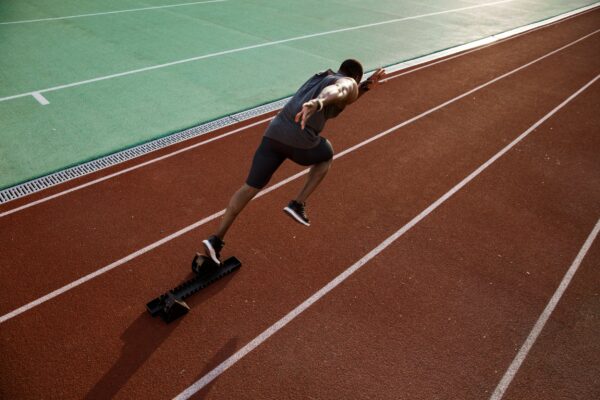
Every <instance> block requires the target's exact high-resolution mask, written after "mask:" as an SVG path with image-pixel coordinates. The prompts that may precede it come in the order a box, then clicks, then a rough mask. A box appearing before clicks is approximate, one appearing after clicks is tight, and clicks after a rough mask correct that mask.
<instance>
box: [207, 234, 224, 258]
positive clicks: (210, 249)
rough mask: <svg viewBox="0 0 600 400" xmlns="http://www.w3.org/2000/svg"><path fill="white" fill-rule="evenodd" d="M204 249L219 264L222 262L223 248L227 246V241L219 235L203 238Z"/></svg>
mask: <svg viewBox="0 0 600 400" xmlns="http://www.w3.org/2000/svg"><path fill="white" fill-rule="evenodd" d="M202 244H203V245H204V250H206V255H207V256H209V257H210V258H212V260H213V261H214V262H215V263H217V264H218V265H220V264H221V250H222V249H223V246H225V242H223V241H222V240H221V239H219V238H218V237H217V236H215V235H212V236H210V237H209V238H208V239H206V240H203V241H202Z"/></svg>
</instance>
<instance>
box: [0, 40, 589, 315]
mask: <svg viewBox="0 0 600 400" xmlns="http://www.w3.org/2000/svg"><path fill="white" fill-rule="evenodd" d="M598 31H600V29H599V30H597V31H595V32H593V33H590V34H588V35H586V36H583V37H581V38H579V39H577V40H575V41H574V42H571V43H570V44H567V45H565V46H562V47H561V48H559V49H556V50H554V51H551V52H550V53H548V54H546V55H544V56H541V57H539V58H537V59H536V60H534V61H531V62H529V63H527V64H525V65H523V66H521V67H518V68H515V69H514V70H512V71H510V72H507V73H505V74H503V75H501V76H499V77H497V78H494V79H492V80H491V81H489V82H487V83H484V84H482V85H479V86H477V87H476V88H474V89H471V90H469V91H468V92H466V93H463V94H461V95H459V96H457V97H455V98H453V99H451V100H448V101H446V102H445V103H442V104H440V105H439V106H436V107H434V108H431V109H429V110H427V111H425V112H423V113H421V114H419V115H417V116H416V117H413V118H411V119H409V120H407V121H405V122H402V123H400V124H398V125H396V126H394V127H392V128H390V129H388V130H386V131H384V132H382V133H379V134H377V135H376V136H373V137H371V138H369V139H367V140H364V141H362V142H361V143H359V144H357V145H355V146H352V147H350V148H348V149H346V150H344V151H342V152H341V153H338V154H336V155H335V157H334V158H335V159H337V158H339V157H342V156H344V155H346V154H348V153H350V152H352V151H354V150H357V149H359V148H360V147H363V146H365V145H366V144H368V143H371V142H373V141H374V140H377V139H379V138H381V137H383V136H385V135H388V134H390V133H392V132H394V131H396V130H398V129H400V128H401V127H403V126H406V125H408V124H410V123H412V122H414V121H416V120H418V119H420V118H423V117H425V116H427V115H429V114H431V113H432V112H434V111H436V110H439V109H440V108H442V107H445V106H447V105H449V104H451V103H454V102H456V101H458V100H460V99H462V98H463V97H465V96H468V95H470V94H472V93H474V92H476V91H478V90H480V89H482V88H484V87H486V86H488V85H491V84H492V83H494V82H497V81H498V80H500V79H503V78H505V77H507V76H509V75H512V74H514V73H515V72H517V71H520V70H522V69H523V68H525V67H527V66H530V65H532V64H534V63H536V62H538V61H540V60H543V59H544V58H546V57H549V56H550V55H552V54H555V53H557V52H559V51H561V50H563V49H566V48H567V47H569V46H572V45H574V44H575V43H578V42H580V41H581V40H583V39H585V38H587V37H589V36H591V35H593V34H594V33H596V32H598ZM596 78H597V77H596ZM260 122H261V121H259V122H257V123H260ZM240 129H244V128H240ZM230 134H231V133H230ZM211 140H217V138H213V139H211ZM203 143H204V142H203ZM198 145H201V143H200V144H198ZM184 150H185V149H182V150H180V151H184ZM165 157H166V156H165ZM307 172H308V169H305V170H304V171H301V172H299V173H297V174H296V175H293V176H291V177H289V178H287V179H285V180H283V181H281V182H279V183H277V184H275V185H273V186H271V187H269V188H267V189H265V190H263V191H261V192H260V193H259V194H258V195H257V196H256V197H255V199H257V198H259V197H261V196H263V195H265V194H267V193H269V192H271V191H273V190H275V189H277V188H279V187H281V186H283V185H285V184H287V183H288V182H291V181H293V180H295V179H297V178H299V177H300V176H302V175H304V174H306V173H307ZM9 212H10V211H9ZM224 212H225V210H221V211H219V212H217V213H215V214H213V215H211V216H209V217H206V218H204V219H202V220H200V221H198V222H196V223H194V224H192V225H189V226H188V227H185V228H183V229H181V230H179V231H177V232H175V233H173V234H171V235H169V236H167V237H166V238H163V239H160V240H159V241H157V242H154V243H152V244H150V245H148V246H146V247H144V248H143V249H141V250H138V251H136V252H135V253H132V254H130V255H128V256H126V257H124V258H122V259H120V260H117V261H115V262H113V263H112V264H110V265H107V266H106V267H104V268H101V269H99V270H97V271H96V272H92V273H90V274H88V275H86V276H84V277H82V278H80V279H78V280H76V281H75V282H72V283H70V284H68V285H65V286H63V287H61V288H59V289H56V290H55V291H53V292H52V293H50V294H47V295H45V296H43V297H41V298H39V299H37V300H34V301H32V302H30V303H28V304H26V305H24V306H21V307H19V308H17V309H16V310H14V311H11V312H9V313H8V314H5V315H3V316H2V317H0V324H1V323H3V322H5V321H7V320H9V319H11V318H13V317H15V316H17V315H19V314H22V313H24V312H25V311H28V310H30V309H32V308H34V307H37V306H38V305H40V304H42V303H45V302H46V301H48V300H50V299H52V298H54V297H56V296H59V295H61V294H63V293H65V292H67V291H69V290H71V289H73V288H75V287H77V286H79V285H81V284H83V283H85V282H87V281H89V280H91V279H93V278H95V277H97V276H99V275H101V274H103V273H105V272H108V271H110V270H112V269H114V268H117V267H118V266H120V265H123V264H125V263H126V262H128V261H131V260H132V259H134V258H136V257H138V256H140V255H142V254H144V253H147V252H148V251H150V250H152V249H154V248H156V247H158V246H160V245H162V244H164V243H167V242H168V241H170V240H173V239H175V238H177V237H179V236H181V235H183V234H185V233H187V232H189V231H191V230H192V229H195V228H197V227H199V226H201V225H203V224H205V223H207V222H209V221H212V220H214V219H216V218H218V217H219V216H221V215H223V213H224Z"/></svg>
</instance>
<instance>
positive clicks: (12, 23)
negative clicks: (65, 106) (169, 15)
mask: <svg viewBox="0 0 600 400" xmlns="http://www.w3.org/2000/svg"><path fill="white" fill-rule="evenodd" d="M224 1H227V0H207V1H195V2H193V3H180V4H169V5H166V6H154V7H143V8H130V9H128V10H116V11H104V12H97V13H92V14H79V15H67V16H65V17H50V18H40V19H26V20H21V21H6V22H0V25H16V24H30V23H32V22H45V21H59V20H63V19H73V18H84V17H97V16H101V15H109V14H121V13H127V12H134V11H148V10H158V9H161V8H172V7H183V6H195V5H198V4H208V3H222V2H224Z"/></svg>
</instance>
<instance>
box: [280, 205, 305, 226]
mask: <svg viewBox="0 0 600 400" xmlns="http://www.w3.org/2000/svg"><path fill="white" fill-rule="evenodd" d="M283 211H285V212H286V213H288V215H289V216H290V217H292V218H294V219H295V220H296V221H298V222H300V223H301V224H302V225H305V226H310V223H309V222H306V221H304V220H303V219H302V218H301V217H300V216H299V215H298V214H296V213H295V212H294V210H292V209H291V208H289V207H286V208H284V209H283Z"/></svg>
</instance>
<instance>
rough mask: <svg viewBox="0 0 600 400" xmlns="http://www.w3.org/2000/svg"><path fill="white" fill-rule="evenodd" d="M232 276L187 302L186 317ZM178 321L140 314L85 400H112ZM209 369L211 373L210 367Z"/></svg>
mask: <svg viewBox="0 0 600 400" xmlns="http://www.w3.org/2000/svg"><path fill="white" fill-rule="evenodd" d="M235 275H236V274H235V273H234V274H229V275H227V276H225V277H223V278H221V279H220V280H219V281H217V282H215V283H213V284H212V285H210V286H209V287H207V288H206V289H204V290H202V291H201V292H200V293H198V294H196V295H195V296H192V297H190V298H189V299H186V302H187V303H188V304H189V305H190V306H191V307H192V311H191V312H190V313H189V314H188V317H190V316H192V315H193V312H194V311H193V310H194V306H195V305H197V304H199V303H201V302H203V301H205V300H207V299H209V298H211V297H212V296H214V295H215V294H217V293H218V292H220V291H221V290H223V289H224V288H225V286H226V285H227V283H229V281H230V280H231V279H232V278H233V276H235ZM191 277H193V274H190V276H188V277H187V278H186V279H189V278H191ZM183 318H185V317H183ZM181 320H182V319H178V320H175V321H173V322H171V323H170V324H165V323H164V322H163V321H162V320H160V319H159V318H152V317H151V316H150V314H148V313H146V312H144V313H142V314H140V315H139V316H138V317H137V319H136V320H135V321H134V322H133V323H132V324H131V325H130V326H129V327H128V328H127V329H126V330H125V332H123V334H122V335H121V340H122V341H123V348H122V350H121V354H120V356H119V359H118V360H117V361H116V362H115V364H114V365H113V366H112V367H111V369H110V370H109V371H108V372H106V373H105V374H104V376H103V377H102V378H101V379H100V381H98V383H96V384H95V385H94V387H93V388H92V389H91V390H90V391H89V392H88V394H87V395H86V396H85V399H86V400H94V399H110V398H113V397H114V396H115V395H116V394H117V393H118V392H119V390H121V388H122V387H123V386H124V385H125V384H126V383H127V381H128V380H129V378H131V376H133V375H134V374H135V372H136V371H137V370H138V369H139V368H140V367H141V366H142V365H144V363H145V362H146V360H147V359H148V358H149V357H150V356H151V355H152V353H154V350H156V349H157V348H158V347H160V345H161V344H162V342H164V341H165V340H166V339H167V338H168V337H169V335H170V334H171V333H172V332H173V331H174V330H175V328H177V326H178V325H179V323H180V322H181ZM236 342H237V340H234V341H233V343H231V340H230V341H229V342H228V343H227V344H226V345H225V347H224V348H223V349H221V351H219V352H218V353H217V354H216V355H215V357H213V359H211V361H209V363H208V365H209V366H212V365H213V364H214V365H215V366H216V365H217V364H218V363H219V362H221V361H223V359H224V358H223V356H221V354H226V356H228V355H230V354H229V353H227V351H228V350H229V348H230V347H233V348H234V351H235V344H236ZM221 358H223V359H221ZM214 360H217V361H214ZM206 368H208V367H206ZM210 368H211V369H212V368H213V367H210Z"/></svg>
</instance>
